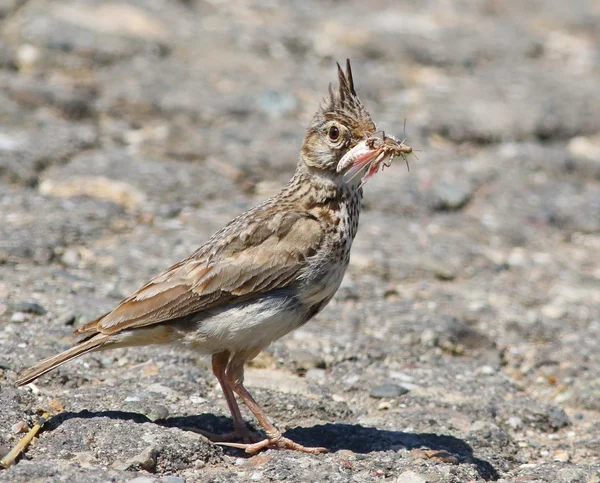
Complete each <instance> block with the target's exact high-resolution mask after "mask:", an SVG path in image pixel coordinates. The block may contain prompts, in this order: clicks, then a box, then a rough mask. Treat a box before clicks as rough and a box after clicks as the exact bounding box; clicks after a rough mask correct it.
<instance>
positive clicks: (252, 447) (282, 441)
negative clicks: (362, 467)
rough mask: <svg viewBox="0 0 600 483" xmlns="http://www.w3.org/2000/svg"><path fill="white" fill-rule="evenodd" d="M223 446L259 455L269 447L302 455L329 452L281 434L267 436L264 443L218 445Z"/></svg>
mask: <svg viewBox="0 0 600 483" xmlns="http://www.w3.org/2000/svg"><path fill="white" fill-rule="evenodd" d="M217 444H219V445H221V446H229V447H232V448H240V449H243V450H244V451H245V452H246V453H250V454H253V453H258V452H259V451H260V450H262V449H264V448H268V447H274V448H278V449H290V450H292V451H299V452H301V453H309V454H320V453H324V452H326V451H327V448H319V447H315V448H311V447H307V446H302V445H301V444H298V443H296V442H295V441H292V440H291V439H289V438H284V437H283V436H282V435H281V433H280V434H276V435H274V436H267V438H266V439H263V440H262V441H258V442H256V443H252V444H242V443H228V442H221V443H217Z"/></svg>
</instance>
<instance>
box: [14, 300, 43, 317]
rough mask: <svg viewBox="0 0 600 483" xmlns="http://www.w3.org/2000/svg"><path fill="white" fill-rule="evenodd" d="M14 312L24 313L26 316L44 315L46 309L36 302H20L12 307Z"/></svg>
mask: <svg viewBox="0 0 600 483" xmlns="http://www.w3.org/2000/svg"><path fill="white" fill-rule="evenodd" d="M11 308H12V310H13V311H14V312H16V313H18V312H24V313H26V314H35V315H44V314H45V313H46V309H45V308H44V307H42V306H41V305H40V304H38V303H35V302H18V303H16V304H13V305H12V307H11Z"/></svg>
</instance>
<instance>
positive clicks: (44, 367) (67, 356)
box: [17, 334, 110, 386]
mask: <svg viewBox="0 0 600 483" xmlns="http://www.w3.org/2000/svg"><path fill="white" fill-rule="evenodd" d="M109 339H110V336H109V335H106V334H97V335H94V336H92V337H90V338H88V339H85V340H83V341H81V342H80V343H79V344H77V345H76V346H75V347H72V348H70V349H68V350H66V351H64V352H61V353H60V354H57V355H55V356H53V357H50V358H48V359H45V360H43V361H42V362H40V363H38V364H36V365H35V366H33V367H30V368H29V369H26V370H25V371H23V372H22V373H21V376H20V377H19V379H17V385H19V386H24V385H25V384H29V383H30V382H32V381H35V380H36V379H37V378H38V377H40V376H42V375H43V374H46V373H47V372H49V371H51V370H52V369H54V368H56V367H58V366H60V365H62V364H64V363H65V362H67V361H70V360H71V359H74V358H76V357H79V356H80V355H82V354H86V353H88V352H91V351H93V350H95V349H98V348H99V347H100V346H102V345H104V344H106V343H107V342H108V341H109Z"/></svg>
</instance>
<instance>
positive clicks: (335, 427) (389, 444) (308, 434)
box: [45, 411, 499, 481]
mask: <svg viewBox="0 0 600 483" xmlns="http://www.w3.org/2000/svg"><path fill="white" fill-rule="evenodd" d="M102 417H105V418H111V419H118V420H126V421H134V422H136V423H151V422H154V423H155V424H158V425H161V426H166V427H170V428H180V429H182V430H189V431H193V430H194V429H197V430H204V431H209V432H213V433H217V434H219V433H225V432H228V431H231V430H232V429H233V425H232V421H231V419H230V418H226V417H223V416H215V415H213V414H201V415H198V416H183V417H173V418H166V419H163V420H157V421H152V420H150V419H149V418H148V417H147V416H145V415H143V414H141V413H134V412H124V411H97V412H91V411H80V412H65V413H62V414H59V415H57V416H55V417H53V418H52V419H51V420H50V421H48V424H47V425H46V428H45V431H52V430H53V429H56V428H58V427H59V426H60V425H61V424H62V423H63V422H64V421H66V420H68V419H74V418H85V419H91V418H102ZM250 426H251V425H250ZM251 429H254V428H252V427H251ZM285 436H287V437H289V438H291V439H293V440H294V441H297V442H298V443H300V444H303V445H305V446H325V447H327V448H328V449H329V452H332V453H334V452H336V451H340V450H342V449H345V450H350V451H352V452H354V453H362V454H365V453H372V452H377V451H393V450H398V449H409V450H410V449H416V448H425V449H430V450H434V451H438V452H440V454H449V455H453V456H455V457H456V458H457V459H458V461H459V464H474V465H475V467H476V468H477V471H478V473H479V476H480V477H481V478H483V479H484V480H486V481H490V480H491V481H495V480H497V479H498V478H499V474H498V472H497V471H496V469H495V468H494V467H493V466H492V465H491V464H490V463H489V462H487V461H485V460H482V459H480V458H476V457H475V456H474V455H473V448H471V446H470V445H469V444H467V443H466V442H465V441H463V440H462V439H460V438H456V437H454V436H447V435H439V434H434V433H405V432H402V431H387V430H381V429H377V428H369V427H364V426H361V425H359V424H344V423H337V424H322V425H316V426H312V427H308V428H300V427H298V428H293V429H290V430H288V431H287V432H286V433H285ZM226 450H227V452H229V451H231V452H235V453H236V454H238V453H239V450H236V449H233V448H227V449H226Z"/></svg>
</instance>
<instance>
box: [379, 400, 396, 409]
mask: <svg viewBox="0 0 600 483" xmlns="http://www.w3.org/2000/svg"><path fill="white" fill-rule="evenodd" d="M390 407H392V406H391V404H390V403H389V402H387V401H382V402H380V403H379V406H377V409H379V410H380V411H387V410H388V409H389V408H390Z"/></svg>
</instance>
